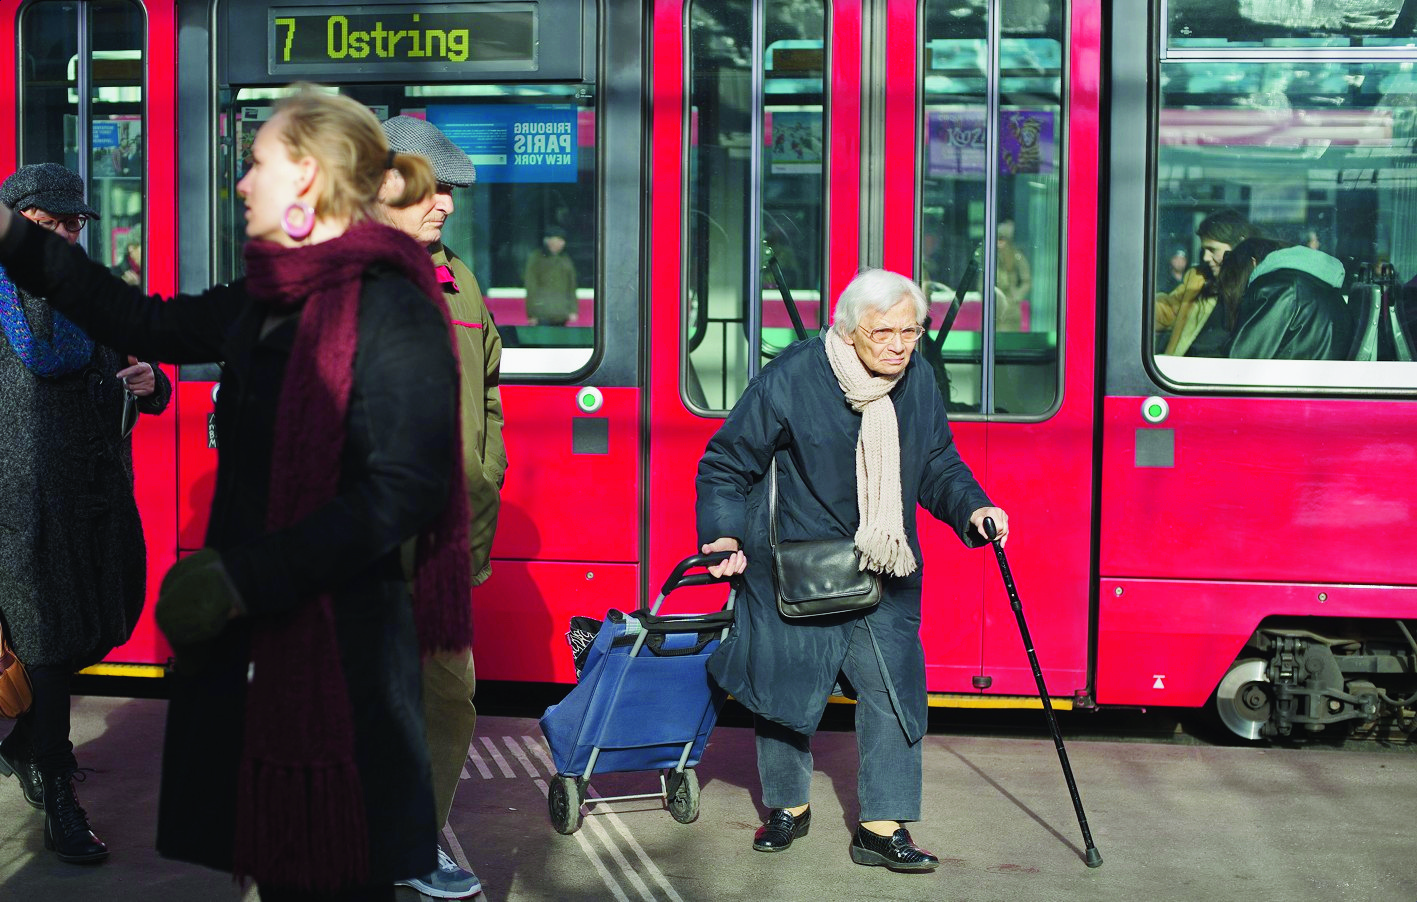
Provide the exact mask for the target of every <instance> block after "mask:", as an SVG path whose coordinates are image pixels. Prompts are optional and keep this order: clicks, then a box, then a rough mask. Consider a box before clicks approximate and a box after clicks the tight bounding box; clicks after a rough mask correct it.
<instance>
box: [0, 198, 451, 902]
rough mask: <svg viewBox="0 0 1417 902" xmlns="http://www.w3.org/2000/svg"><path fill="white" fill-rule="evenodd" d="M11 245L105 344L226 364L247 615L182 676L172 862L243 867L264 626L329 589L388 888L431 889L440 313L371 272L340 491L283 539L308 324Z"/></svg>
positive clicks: (39, 238) (170, 804)
mask: <svg viewBox="0 0 1417 902" xmlns="http://www.w3.org/2000/svg"><path fill="white" fill-rule="evenodd" d="M17 222H20V223H22V221H19V220H17ZM11 229H12V230H11V233H10V234H9V235H7V236H6V239H5V240H4V241H3V242H0V263H3V264H4V265H5V266H6V267H7V269H9V270H10V272H11V274H12V275H13V276H14V277H15V281H16V282H17V283H19V282H21V281H22V280H23V281H24V282H25V283H26V284H32V285H39V286H41V287H42V288H43V290H45V291H46V293H47V295H48V296H49V297H50V299H51V302H52V303H53V304H54V305H55V306H56V307H59V308H60V309H62V310H63V311H64V312H65V313H66V314H67V315H69V316H70V317H71V318H72V319H73V320H74V321H75V322H77V323H78V324H79V325H80V326H81V327H82V328H84V329H85V330H88V331H89V332H90V334H92V335H95V336H97V337H100V338H102V339H105V340H108V341H110V342H112V343H113V344H116V345H118V346H121V347H125V348H133V349H134V350H135V352H136V353H140V354H146V353H150V354H152V355H153V356H155V357H157V358H158V359H162V360H167V361H171V362H173V363H197V362H206V361H222V363H223V367H222V382H221V391H220V393H219V395H218V397H217V404H216V431H217V441H218V443H219V445H220V450H219V457H218V465H217V484H216V492H215V496H214V498H213V501H212V512H211V521H210V525H209V526H208V529H207V546H208V547H210V548H214V549H216V550H217V551H219V552H221V555H222V560H223V563H224V564H225V565H226V568H227V571H228V573H229V574H230V576H231V579H232V582H233V583H235V585H236V587H237V589H238V590H239V591H240V593H241V596H242V599H243V601H244V602H245V604H246V605H247V607H248V609H249V614H250V618H238V619H236V620H234V621H232V623H231V625H230V626H229V627H228V629H227V630H226V632H224V633H223V634H222V635H221V637H219V639H218V640H217V642H216V643H215V647H214V648H213V649H212V651H211V653H210V659H209V660H208V661H207V666H206V668H205V669H204V670H203V671H201V672H200V673H196V674H190V675H186V676H183V675H181V674H180V673H179V674H176V675H174V677H173V681H174V686H173V690H172V700H171V702H170V704H169V706H168V718H167V733H166V743H165V747H164V750H163V771H162V795H161V799H160V801H159V811H158V851H159V852H161V853H162V854H163V855H165V856H168V857H171V858H178V859H182V860H185V861H192V862H196V863H198V864H204V865H208V866H210V867H215V868H220V869H223V870H229V869H230V868H231V866H232V846H233V840H234V822H235V808H236V786H237V767H238V765H239V762H240V757H241V749H242V737H243V736H244V734H245V730H246V727H247V716H246V673H247V666H248V662H249V661H250V657H249V654H248V647H249V639H250V629H249V623H250V619H254V618H257V617H279V616H281V615H282V613H284V612H285V611H288V610H290V609H292V608H294V607H296V606H298V605H302V604H307V603H309V602H311V601H312V600H313V599H315V598H316V597H318V596H319V595H320V594H322V593H324V592H327V591H328V592H330V593H332V596H333V599H334V604H333V609H334V617H335V632H336V637H337V639H338V642H339V648H340V654H341V661H342V665H343V671H344V677H345V684H346V686H347V688H348V691H349V699H350V706H351V711H352V713H353V717H354V732H355V757H356V761H357V764H358V767H359V772H360V778H361V783H362V788H363V795H364V805H365V814H366V820H367V822H368V825H369V852H370V876H371V879H372V880H373V881H374V882H376V883H378V882H393V881H394V880H399V879H403V878H406V877H414V876H420V875H423V874H427V873H428V872H429V871H431V870H432V869H433V867H434V866H435V857H434V849H435V848H436V842H437V827H438V825H436V824H435V823H434V820H435V815H434V813H433V793H432V787H431V776H430V770H429V763H428V747H427V744H426V740H425V738H424V725H423V710H422V696H421V691H422V690H421V682H420V658H419V649H418V640H417V636H416V634H415V630H414V623H413V611H412V606H411V604H410V601H409V597H408V590H407V587H406V583H405V580H404V577H403V572H402V568H401V566H400V563H399V545H400V543H401V542H403V541H404V540H405V539H408V538H411V537H412V536H415V535H417V534H418V532H419V531H420V530H421V529H422V528H423V527H424V526H425V525H427V524H428V523H430V522H431V521H432V520H433V519H434V518H435V517H436V516H437V514H438V513H439V512H440V511H441V510H442V508H443V506H444V505H445V504H446V503H447V500H448V493H449V476H450V475H451V473H452V467H453V466H454V463H453V461H454V460H455V458H456V447H457V441H456V439H457V432H456V422H457V421H456V411H457V403H458V373H457V361H456V359H455V357H454V355H453V352H452V348H451V346H450V344H449V340H448V329H447V325H446V323H445V321H444V320H443V317H442V315H441V314H440V313H439V311H438V309H437V307H435V306H434V305H433V304H432V303H431V302H430V301H429V300H428V298H426V297H424V296H423V295H422V294H421V293H420V292H419V291H418V289H417V288H416V287H414V286H413V285H412V284H411V283H410V282H408V281H407V280H406V279H404V278H403V277H402V276H401V275H396V274H393V273H391V272H388V271H386V270H378V269H375V270H371V271H370V272H368V273H366V274H365V279H364V285H363V289H362V292H361V294H360V309H359V343H358V345H357V348H356V352H355V362H354V369H355V372H354V386H353V390H352V393H351V396H350V404H349V413H348V418H347V420H346V423H345V432H346V440H345V448H344V452H343V457H342V459H341V463H340V481H339V494H338V495H337V496H336V497H335V499H334V500H332V501H331V502H329V503H328V504H326V505H325V506H324V507H322V508H320V509H318V510H317V511H315V512H314V513H312V514H311V515H310V516H309V517H307V518H306V519H305V520H302V521H300V522H298V523H295V524H294V525H292V526H290V527H288V528H285V529H282V530H279V531H278V532H274V533H270V532H267V531H266V526H265V523H266V507H267V500H268V495H269V488H270V470H271V467H272V460H271V449H272V441H273V435H274V430H275V413H276V400H277V398H278V397H279V394H280V387H281V383H282V379H283V377H284V374H285V365H286V362H287V359H288V357H289V353H290V349H291V345H292V343H293V341H294V337H295V327H296V322H297V320H296V318H295V317H294V316H290V317H286V318H284V319H283V320H281V321H278V322H272V323H265V322H263V321H264V313H265V310H264V308H262V307H260V306H258V305H257V304H255V303H254V302H253V301H252V300H251V299H250V298H249V297H248V296H247V294H246V291H245V283H244V280H243V281H238V282H235V283H233V284H231V285H227V286H220V287H216V288H212V289H210V290H208V291H206V292H203V293H202V294H200V295H190V296H178V297H176V298H173V299H172V300H169V301H167V302H162V301H160V300H157V299H155V298H147V297H144V296H143V295H142V294H141V292H139V291H138V290H137V289H136V288H133V287H131V286H128V285H126V284H125V283H123V282H122V280H120V279H117V278H115V277H114V276H112V275H110V274H109V273H108V271H107V270H106V269H104V268H103V267H99V266H95V265H93V264H91V263H90V262H89V261H88V260H87V259H86V258H82V255H79V256H77V257H76V256H75V255H73V254H70V253H69V252H68V248H67V246H66V245H64V243H63V242H62V241H50V240H48V238H46V236H47V234H48V233H46V232H44V231H43V230H41V229H38V228H30V229H27V230H26V229H24V228H23V225H21V228H20V229H19V230H18V231H17V230H16V229H15V226H14V225H12V227H11ZM12 261H25V262H24V263H23V265H21V264H20V263H18V262H15V264H14V265H13V266H12ZM430 265H431V263H430ZM263 325H265V326H268V327H269V328H267V329H265V330H264V331H265V334H264V335H263V334H262V331H263ZM276 463H277V464H278V463H279V462H276ZM291 691H300V687H298V686H292V687H291ZM253 728H254V727H253ZM274 728H282V727H280V726H278V725H276V726H275V727H274ZM283 728H287V729H299V728H300V725H299V724H289V725H284V726H283Z"/></svg>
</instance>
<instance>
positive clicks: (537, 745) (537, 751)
mask: <svg viewBox="0 0 1417 902" xmlns="http://www.w3.org/2000/svg"><path fill="white" fill-rule="evenodd" d="M522 744H523V745H525V746H526V747H527V749H528V750H529V751H530V752H531V753H532V754H533V755H535V756H536V757H537V758H538V759H539V760H540V761H541V766H542V767H544V768H546V772H547V773H548V774H555V773H556V765H555V764H554V763H553V762H552V761H551V753H550V752H549V751H547V749H546V743H544V742H540V741H538V740H537V738H536V737H535V736H523V737H522Z"/></svg>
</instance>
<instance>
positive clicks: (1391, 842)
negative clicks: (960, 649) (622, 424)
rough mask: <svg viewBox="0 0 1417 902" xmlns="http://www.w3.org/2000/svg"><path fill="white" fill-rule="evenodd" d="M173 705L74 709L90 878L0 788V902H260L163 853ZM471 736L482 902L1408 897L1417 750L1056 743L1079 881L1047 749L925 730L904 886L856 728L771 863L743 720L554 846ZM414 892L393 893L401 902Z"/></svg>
mask: <svg viewBox="0 0 1417 902" xmlns="http://www.w3.org/2000/svg"><path fill="white" fill-rule="evenodd" d="M164 707H165V703H164V702H161V701H153V700H130V699H112V698H93V697H88V698H79V699H77V700H76V702H75V712H74V713H75V719H74V738H75V743H76V744H77V745H78V746H79V749H78V755H79V760H80V763H81V764H82V765H84V766H87V767H91V768H93V769H94V773H92V774H89V775H88V780H87V781H86V782H85V783H84V784H83V785H81V786H80V790H79V793H80V799H81V800H82V802H83V804H84V806H85V807H86V808H87V809H88V811H89V814H90V818H91V820H92V821H93V824H94V827H95V830H96V831H97V832H98V834H99V835H100V836H101V837H102V838H103V839H104V840H105V841H106V842H107V843H108V845H109V848H110V849H112V853H113V854H112V856H111V857H110V858H109V860H108V861H107V862H106V863H104V864H102V865H99V866H96V867H82V866H75V865H66V864H63V863H61V862H59V861H58V860H57V859H56V858H55V857H54V856H53V853H49V852H46V851H45V850H44V847H43V842H42V838H41V829H42V823H43V819H42V817H41V815H40V814H39V813H38V812H36V811H35V810H34V809H32V808H30V807H29V806H28V805H26V804H25V802H24V800H23V798H22V796H21V795H20V791H19V787H18V786H17V785H16V783H15V781H14V780H0V899H4V900H12V899H13V900H60V902H70V900H76V902H86V900H103V902H169V900H173V902H186V900H200V902H222V900H231V902H236V900H243V902H244V900H254V899H255V894H254V892H251V893H247V894H245V895H244V897H243V894H242V893H241V891H240V890H239V889H238V888H237V887H236V886H235V885H234V884H233V883H232V881H231V879H230V877H228V876H227V875H225V874H219V873H214V872H211V871H206V870H204V869H201V868H196V867H192V866H188V865H183V864H178V863H174V862H169V861H165V860H163V859H161V858H159V857H158V856H157V855H156V853H155V852H154V851H153V848H152V844H153V835H154V827H155V818H156V808H157V782H158V781H157V772H158V763H159V762H158V758H159V752H158V750H159V749H160V747H161V736H162V730H163V717H164ZM1040 716H1041V715H1040ZM478 727H479V730H478V736H477V738H476V740H475V741H474V743H473V747H472V749H471V753H472V754H470V756H469V759H468V764H467V769H466V779H465V780H464V782H463V784H462V787H461V789H460V791H459V793H458V797H457V801H456V804H455V807H454V811H453V816H452V819H451V824H450V827H451V834H452V836H453V838H454V839H455V841H456V842H455V844H454V845H453V853H454V855H455V856H456V857H458V858H461V859H463V860H464V861H466V862H468V863H470V864H471V866H472V868H473V869H474V870H475V871H476V872H477V873H478V875H479V876H480V877H481V878H482V881H483V884H484V886H485V887H486V892H485V894H484V897H483V898H485V899H486V900H488V902H500V900H516V902H523V900H525V902H531V900H547V902H552V900H555V902H566V900H611V899H613V900H620V902H700V900H703V902H708V900H714V902H719V900H744V902H749V900H752V902H757V900H784V902H799V900H800V902H808V900H811V902H817V900H822V899H828V900H830V899H870V900H877V899H890V900H967V902H993V900H1008V902H1032V900H1039V902H1043V900H1047V902H1057V900H1073V899H1076V900H1089V902H1092V900H1128V902H1132V900H1138V899H1156V900H1192V899H1194V900H1286V902H1292V900H1363V902H1368V900H1400V902H1414V900H1417V855H1414V854H1413V853H1414V850H1417V839H1415V838H1414V829H1413V827H1414V818H1413V815H1412V802H1413V799H1417V757H1414V755H1413V754H1412V753H1411V752H1410V751H1409V750H1406V749H1404V750H1400V751H1396V752H1393V751H1383V750H1381V749H1378V748H1375V749H1374V750H1372V751H1356V752H1355V751H1351V750H1342V751H1339V750H1331V749H1300V750H1290V749H1264V748H1252V747H1246V748H1233V747H1216V746H1200V745H1181V744H1175V743H1148V742H1114V741H1095V740H1092V741H1083V740H1076V741H1070V742H1069V743H1068V752H1069V755H1070V757H1071V759H1072V762H1073V768H1074V771H1075V773H1076V776H1077V780H1078V783H1079V786H1080V788H1081V792H1082V798H1083V802H1084V805H1085V806H1086V811H1087V816H1088V821H1089V824H1090V825H1091V827H1092V833H1093V836H1094V838H1095V839H1096V842H1097V845H1098V847H1099V849H1100V850H1101V852H1102V855H1103V857H1104V859H1105V863H1104V864H1103V866H1102V867H1101V868H1098V869H1095V870H1089V869H1088V868H1086V867H1085V866H1084V865H1083V862H1082V859H1081V849H1082V840H1081V837H1080V833H1079V830H1078V825H1077V821H1076V818H1075V816H1074V813H1073V808H1072V805H1071V802H1070V801H1069V799H1068V795H1067V791H1066V787H1065V785H1064V782H1063V778H1062V773H1061V770H1060V768H1059V766H1058V759H1057V755H1056V753H1055V751H1054V749H1053V744H1052V741H1051V740H1049V739H1046V738H1044V739H1037V738H998V737H975V736H961V735H931V736H929V737H928V738H927V739H926V743H927V747H926V752H925V780H926V798H925V820H924V821H923V822H921V823H920V824H917V825H914V826H913V828H912V832H913V834H914V836H915V838H916V840H917V841H918V842H920V844H921V845H923V846H925V847H926V848H928V849H931V850H932V851H934V852H935V853H936V854H938V855H939V856H940V857H941V858H942V859H943V863H942V865H941V867H940V869H939V870H938V871H936V872H935V873H934V874H930V875H900V874H892V873H889V872H886V871H884V870H881V869H878V868H865V867H860V866H858V865H854V864H852V863H851V862H850V860H849V859H848V857H847V851H846V850H847V843H848V842H849V840H850V830H851V826H852V824H851V819H852V817H853V815H854V809H855V798H856V778H855V766H856V753H855V742H854V736H853V735H852V734H851V733H849V732H848V733H839V732H831V733H822V734H820V735H819V738H818V740H817V742H816V743H815V751H816V755H817V771H818V773H817V777H816V780H815V782H814V785H813V796H814V797H813V806H814V808H813V811H814V817H813V824H812V832H811V835H809V836H807V837H805V838H803V839H801V840H798V842H797V843H795V844H794V845H793V847H792V848H791V849H790V850H788V851H787V852H785V853H781V854H775V855H765V854H761V853H755V852H753V851H751V849H750V848H749V843H750V842H751V839H752V834H753V830H754V829H755V828H756V826H757V825H758V822H759V819H760V817H761V815H762V814H763V812H762V810H761V809H760V808H759V807H758V805H757V804H756V797H757V795H758V787H757V771H756V769H755V767H754V762H753V739H752V733H751V731H750V730H747V729H743V728H741V727H739V728H733V727H720V729H719V730H718V731H716V732H715V733H714V736H713V740H712V742H711V744H710V747H709V749H708V751H707V753H706V754H705V757H704V762H703V764H702V765H701V766H700V768H699V776H700V778H701V781H702V784H703V795H702V802H701V810H700V816H699V819H698V820H697V821H696V822H695V823H693V824H687V825H685V824H680V823H677V822H676V821H674V820H673V819H672V818H671V817H670V815H669V813H668V812H667V811H665V810H663V808H662V807H659V806H657V805H654V804H647V803H615V804H613V805H607V806H603V807H602V808H601V809H600V810H599V813H593V814H591V815H589V816H587V818H586V821H585V826H584V827H582V829H581V830H580V831H579V832H578V833H576V834H574V835H571V836H561V835H559V834H557V833H556V832H555V831H554V830H553V829H552V828H551V824H550V821H549V819H548V817H547V812H546V795H545V793H546V787H547V783H548V780H549V779H550V778H551V777H552V776H553V774H552V772H551V767H550V763H549V760H548V755H547V752H546V749H545V746H544V744H543V742H542V739H541V735H540V731H539V730H538V728H537V725H536V723H535V721H534V720H530V719H521V718H503V717H484V718H482V719H481V721H480V723H479V724H478ZM3 730H4V725H0V731H3ZM190 766H192V767H195V768H200V767H201V762H199V761H194V762H190ZM653 782H654V781H653V780H652V779H651V778H649V777H647V776H646V775H639V774H634V775H629V774H622V775H611V776H607V777H605V778H604V779H602V780H599V781H597V782H596V783H595V784H593V789H594V790H595V791H596V792H598V793H599V794H600V795H605V796H610V795H620V794H626V793H630V792H635V791H640V788H641V787H647V788H653ZM418 899H419V896H418V894H416V893H413V892H411V891H405V890H400V902H417V900H418Z"/></svg>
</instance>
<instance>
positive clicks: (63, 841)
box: [43, 771, 108, 863]
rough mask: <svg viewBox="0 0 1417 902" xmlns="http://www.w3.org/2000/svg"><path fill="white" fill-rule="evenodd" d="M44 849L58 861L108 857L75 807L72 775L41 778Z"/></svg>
mask: <svg viewBox="0 0 1417 902" xmlns="http://www.w3.org/2000/svg"><path fill="white" fill-rule="evenodd" d="M43 776H44V847H45V848H46V849H53V850H54V851H55V852H56V853H58V855H59V860H60V861H72V862H79V863H88V862H95V861H103V860H104V859H105V858H107V857H108V846H105V845H104V844H103V843H101V842H99V839H98V837H97V836H94V835H93V830H91V829H89V816H88V814H87V813H86V812H85V811H84V809H83V808H81V807H79V797H78V795H76V794H75V792H74V772H73V771H60V772H58V773H47V774H44V775H43Z"/></svg>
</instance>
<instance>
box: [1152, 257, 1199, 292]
mask: <svg viewBox="0 0 1417 902" xmlns="http://www.w3.org/2000/svg"><path fill="white" fill-rule="evenodd" d="M1190 268H1191V258H1190V255H1189V254H1187V253H1186V249H1185V248H1184V247H1178V248H1175V249H1174V250H1172V251H1171V256H1169V257H1167V258H1166V270H1165V271H1164V272H1163V273H1162V274H1161V278H1159V279H1157V281H1156V291H1157V293H1158V294H1170V293H1171V292H1172V291H1175V290H1176V289H1177V288H1180V287H1181V285H1182V283H1184V282H1185V281H1186V270H1188V269H1190Z"/></svg>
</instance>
